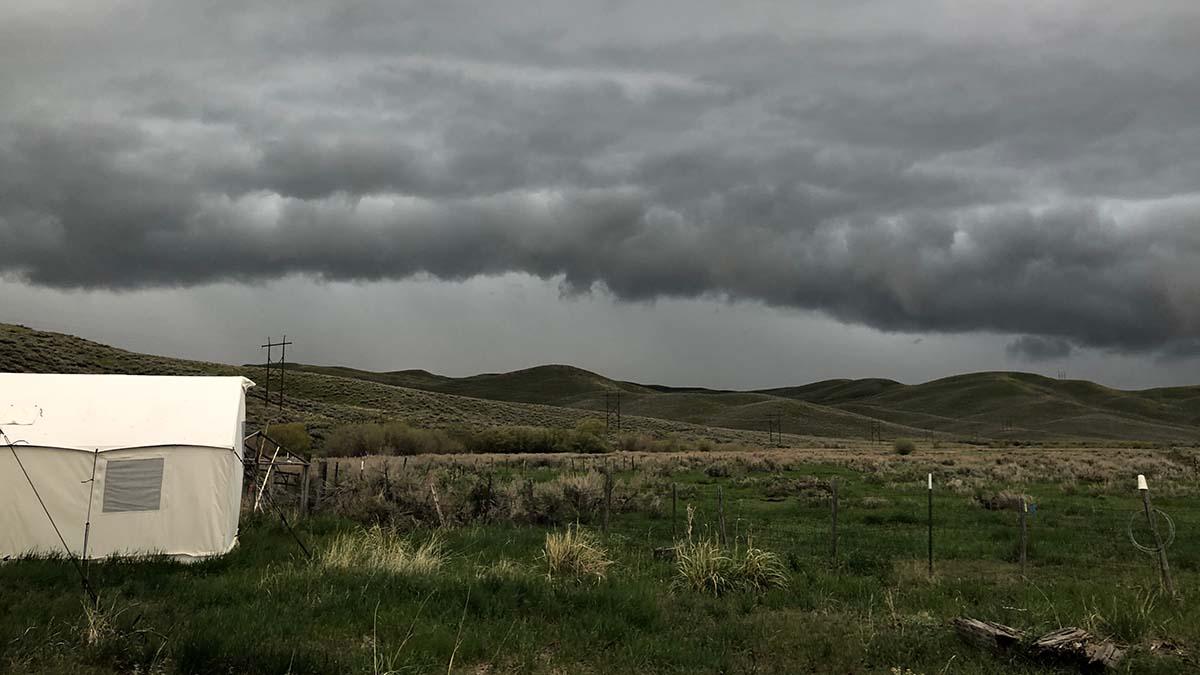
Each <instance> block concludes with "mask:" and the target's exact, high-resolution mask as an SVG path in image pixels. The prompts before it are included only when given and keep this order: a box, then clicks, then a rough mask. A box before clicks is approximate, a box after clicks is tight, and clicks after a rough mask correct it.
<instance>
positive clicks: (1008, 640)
mask: <svg viewBox="0 0 1200 675" xmlns="http://www.w3.org/2000/svg"><path fill="white" fill-rule="evenodd" d="M953 625H954V630H955V631H957V632H958V635H959V637H961V638H963V639H964V640H966V641H967V642H970V643H972V644H974V645H975V646H977V647H981V648H983V649H987V650H989V651H993V652H999V653H1003V652H1008V651H1009V650H1011V649H1012V648H1013V647H1015V646H1018V645H1020V644H1021V641H1022V640H1024V639H1025V634H1024V633H1022V632H1021V631H1019V630H1017V629H1016V628H1012V627H1010V626H1005V625H1004V624H1002V623H995V622H994V621H980V620H979V619H972V618H970V617H959V618H957V619H955V620H954V622H953Z"/></svg>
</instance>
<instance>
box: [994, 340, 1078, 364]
mask: <svg viewBox="0 0 1200 675" xmlns="http://www.w3.org/2000/svg"><path fill="white" fill-rule="evenodd" d="M1005 349H1006V350H1007V351H1008V355H1009V356H1012V357H1014V358H1018V359H1024V360H1026V361H1030V362H1033V363H1038V362H1041V361H1058V360H1061V359H1065V358H1067V357H1068V356H1070V355H1071V343H1070V342H1067V341H1066V340H1063V339H1061V338H1044V337H1038V336H1036V335H1022V336H1021V337H1019V338H1017V339H1016V340H1013V341H1012V342H1010V343H1008V346H1007V347H1006V348H1005Z"/></svg>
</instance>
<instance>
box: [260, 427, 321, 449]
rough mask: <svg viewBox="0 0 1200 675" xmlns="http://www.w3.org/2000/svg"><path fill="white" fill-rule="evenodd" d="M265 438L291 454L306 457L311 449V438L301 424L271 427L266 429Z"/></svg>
mask: <svg viewBox="0 0 1200 675" xmlns="http://www.w3.org/2000/svg"><path fill="white" fill-rule="evenodd" d="M267 436H270V437H271V439H273V440H274V441H275V442H276V443H278V444H279V445H281V446H283V448H284V449H285V450H288V451H289V452H292V453H293V454H297V455H302V456H305V457H307V456H308V453H309V451H310V450H311V449H312V437H311V436H309V435H308V429H307V428H306V427H305V426H304V423H302V422H292V423H291V424H274V425H271V426H270V427H268V428H267Z"/></svg>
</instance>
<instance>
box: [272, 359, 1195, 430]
mask: <svg viewBox="0 0 1200 675" xmlns="http://www.w3.org/2000/svg"><path fill="white" fill-rule="evenodd" d="M295 367H296V368H297V369H301V370H306V371H310V372H336V373H337V374H339V375H341V376H345V377H353V378H357V379H363V380H369V381H384V382H389V383H392V384H401V385H402V386H407V387H415V388H419V389H426V390H429V391H437V392H444V393H455V394H463V395H467V396H472V397H477V398H486V399H491V400H495V401H512V402H536V403H545V404H551V405H556V406H566V407H573V408H582V409H587V410H595V411H598V412H603V411H604V410H605V406H606V405H607V403H608V401H606V394H611V393H612V392H616V391H620V392H621V409H622V412H623V413H625V414H634V415H641V416H645V417H654V418H661V419H670V420H677V421H681V422H689V423H692V424H698V425H707V426H713V427H727V428H734V429H747V430H763V429H766V428H767V420H768V419H772V418H774V417H775V416H776V415H778V416H780V418H781V419H782V423H783V429H784V431H785V432H787V433H797V434H810V435H816V436H840V437H865V436H867V435H869V434H870V429H871V425H872V423H878V424H879V426H880V432H881V433H882V434H883V436H884V437H885V438H894V437H900V436H926V435H929V436H934V437H949V438H957V439H979V440H988V439H1001V440H1004V439H1007V440H1032V441H1069V440H1084V439H1098V440H1136V441H1149V442H1173V441H1187V442H1194V441H1196V440H1197V439H1200V428H1198V425H1200V387H1172V388H1164V389H1149V390H1144V391H1121V390H1118V389H1111V388H1108V387H1103V386H1101V385H1098V384H1095V383H1092V382H1085V381H1078V380H1054V379H1050V378H1046V377H1042V376H1040V375H1034V374H1030V373H971V374H967V375H957V376H954V377H948V378H943V379H939V380H934V381H932V382H926V383H924V384H918V385H905V384H901V383H899V382H896V381H894V380H887V379H878V378H870V379H860V380H846V379H843V380H826V381H823V382H815V383H812V384H808V385H803V386H797V387H783V388H776V389H764V390H759V391H752V392H734V391H723V390H711V389H703V388H696V387H688V388H683V387H667V386H661V385H640V384H633V383H629V382H619V381H616V380H611V379H609V378H606V377H604V376H602V375H598V374H596V373H592V372H588V371H585V370H580V369H578V368H573V367H570V366H541V367H537V368H529V369H526V370H519V371H515V372H512V373H500V374H488V375H476V376H472V377H464V378H453V377H445V376H441V375H433V374H431V373H427V372H425V371H398V372H395V373H372V372H369V371H360V370H354V369H350V368H323V367H317V366H304V365H296V366H295Z"/></svg>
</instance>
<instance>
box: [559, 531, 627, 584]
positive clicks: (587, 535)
mask: <svg viewBox="0 0 1200 675" xmlns="http://www.w3.org/2000/svg"><path fill="white" fill-rule="evenodd" d="M542 557H543V558H544V559H545V560H546V567H547V574H546V575H547V576H548V577H549V578H550V579H551V580H554V579H575V580H591V581H594V582H596V583H599V582H600V581H603V580H604V579H605V578H607V577H608V568H609V567H611V566H612V564H613V561H612V560H610V559H609V557H608V551H606V550H605V549H604V546H602V545H601V544H600V542H599V540H598V539H597V538H596V535H595V534H593V533H592V532H590V531H588V530H585V529H582V528H580V527H579V526H578V525H576V526H575V527H571V526H569V525H568V526H567V529H566V530H564V531H562V532H547V533H546V543H545V545H544V546H543V547H542Z"/></svg>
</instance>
